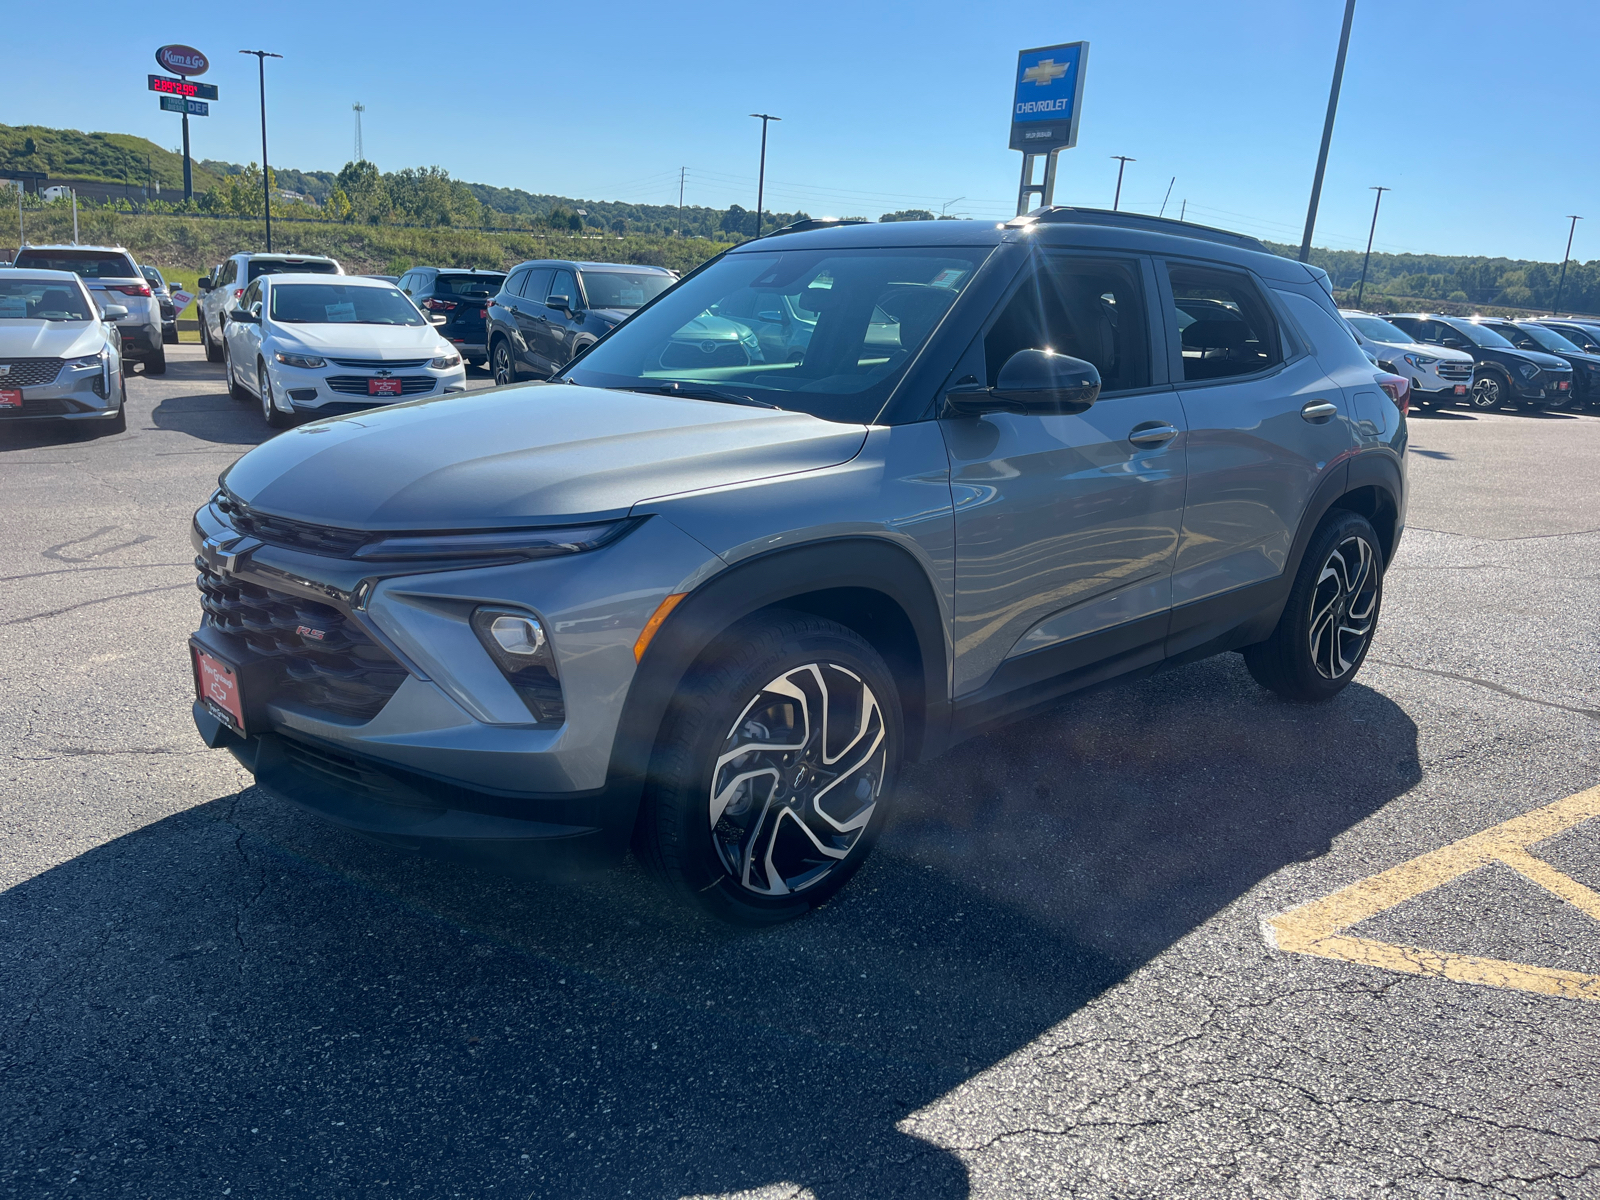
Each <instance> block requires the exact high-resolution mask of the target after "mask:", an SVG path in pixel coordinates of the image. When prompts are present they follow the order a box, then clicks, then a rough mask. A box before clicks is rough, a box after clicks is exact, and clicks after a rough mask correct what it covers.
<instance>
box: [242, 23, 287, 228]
mask: <svg viewBox="0 0 1600 1200" xmlns="http://www.w3.org/2000/svg"><path fill="white" fill-rule="evenodd" d="M239 53H240V54H254V55H255V56H256V66H257V68H258V70H259V73H260V76H261V197H262V199H263V200H265V201H266V205H267V209H266V212H267V253H268V254H271V253H272V185H271V184H270V183H268V182H267V179H268V174H267V59H269V58H282V57H283V55H281V54H274V53H272V51H270V50H241V51H239Z"/></svg>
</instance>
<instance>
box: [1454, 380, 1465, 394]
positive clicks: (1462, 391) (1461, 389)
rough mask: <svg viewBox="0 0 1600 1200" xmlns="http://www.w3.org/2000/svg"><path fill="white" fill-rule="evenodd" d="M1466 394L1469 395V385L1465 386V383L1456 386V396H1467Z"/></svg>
mask: <svg viewBox="0 0 1600 1200" xmlns="http://www.w3.org/2000/svg"><path fill="white" fill-rule="evenodd" d="M1466 394H1467V385H1466V384H1464V383H1458V384H1456V395H1458V396H1465V395H1466Z"/></svg>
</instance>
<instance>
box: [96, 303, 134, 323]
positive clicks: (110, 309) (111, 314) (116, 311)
mask: <svg viewBox="0 0 1600 1200" xmlns="http://www.w3.org/2000/svg"><path fill="white" fill-rule="evenodd" d="M127 315H128V310H127V309H126V308H124V307H123V306H122V305H120V304H108V305H106V306H105V307H104V308H102V309H101V310H100V319H101V320H102V321H115V320H117V319H118V318H119V317H125V316H127Z"/></svg>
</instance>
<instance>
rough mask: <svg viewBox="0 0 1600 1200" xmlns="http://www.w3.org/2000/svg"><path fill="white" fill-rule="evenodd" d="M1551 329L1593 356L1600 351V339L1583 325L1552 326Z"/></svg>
mask: <svg viewBox="0 0 1600 1200" xmlns="http://www.w3.org/2000/svg"><path fill="white" fill-rule="evenodd" d="M1551 328H1552V329H1554V330H1555V331H1556V332H1557V333H1559V334H1560V335H1561V336H1562V337H1564V338H1566V339H1567V341H1569V342H1572V343H1574V344H1575V345H1577V346H1578V347H1579V348H1581V349H1583V350H1585V351H1587V352H1589V353H1591V354H1592V353H1593V352H1594V351H1596V350H1600V339H1597V337H1596V335H1595V334H1594V333H1591V332H1590V331H1589V330H1587V329H1585V328H1584V327H1583V326H1581V325H1552V326H1551Z"/></svg>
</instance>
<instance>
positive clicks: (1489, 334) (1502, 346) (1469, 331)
mask: <svg viewBox="0 0 1600 1200" xmlns="http://www.w3.org/2000/svg"><path fill="white" fill-rule="evenodd" d="M1451 328H1452V329H1454V330H1455V331H1456V332H1457V333H1464V334H1466V335H1467V338H1468V340H1469V341H1471V342H1473V343H1475V344H1476V345H1479V346H1482V347H1484V349H1486V350H1514V349H1516V347H1515V346H1513V345H1512V344H1511V343H1510V342H1508V341H1506V339H1505V338H1503V337H1501V336H1500V335H1499V334H1498V333H1496V332H1495V331H1494V330H1492V329H1490V328H1489V327H1488V326H1486V325H1474V324H1472V323H1471V322H1470V321H1463V322H1462V323H1461V324H1460V325H1453V326H1451Z"/></svg>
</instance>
